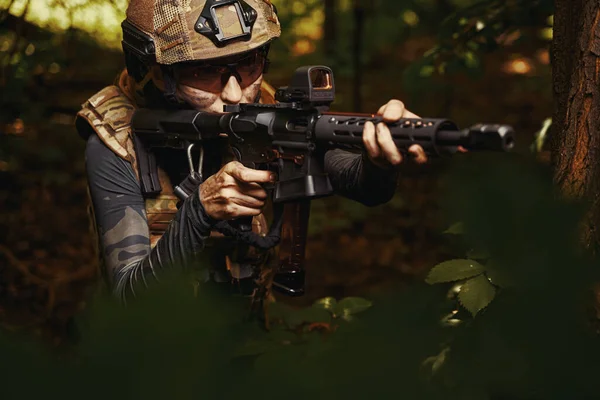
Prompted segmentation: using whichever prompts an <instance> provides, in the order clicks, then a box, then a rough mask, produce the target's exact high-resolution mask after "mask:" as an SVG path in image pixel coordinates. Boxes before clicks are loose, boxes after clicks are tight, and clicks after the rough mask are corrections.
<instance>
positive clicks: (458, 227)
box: [443, 222, 465, 235]
mask: <svg viewBox="0 0 600 400" xmlns="http://www.w3.org/2000/svg"><path fill="white" fill-rule="evenodd" d="M443 233H448V234H451V235H462V234H463V233H465V232H464V225H463V223H462V222H457V223H455V224H454V225H452V226H451V227H450V228H448V229H446V230H445V231H444V232H443Z"/></svg>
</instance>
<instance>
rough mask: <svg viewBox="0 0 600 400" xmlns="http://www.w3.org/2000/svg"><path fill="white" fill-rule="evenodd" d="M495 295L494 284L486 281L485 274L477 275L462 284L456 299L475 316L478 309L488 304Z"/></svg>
mask: <svg viewBox="0 0 600 400" xmlns="http://www.w3.org/2000/svg"><path fill="white" fill-rule="evenodd" d="M495 296H496V288H495V287H494V285H492V284H491V283H490V281H488V279H487V278H486V276H485V275H479V276H477V277H475V278H472V279H469V280H468V281H467V282H465V284H464V285H462V287H461V289H460V293H459V294H458V300H459V301H460V304H462V305H463V306H464V307H465V308H466V309H467V310H469V312H470V313H471V314H472V315H473V316H476V315H477V313H478V312H479V311H481V310H483V309H484V308H486V307H487V306H488V304H490V302H491V301H492V300H493V299H494V297H495Z"/></svg>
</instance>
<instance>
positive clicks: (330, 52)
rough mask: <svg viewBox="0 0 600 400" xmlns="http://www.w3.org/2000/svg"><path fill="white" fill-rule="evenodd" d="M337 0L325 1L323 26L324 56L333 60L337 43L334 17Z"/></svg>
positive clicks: (335, 19)
mask: <svg viewBox="0 0 600 400" xmlns="http://www.w3.org/2000/svg"><path fill="white" fill-rule="evenodd" d="M336 3H337V0H325V24H324V31H323V43H324V48H325V56H326V57H327V58H335V54H336V51H335V49H336V44H337V43H336V41H337V34H336V31H337V24H336V21H337V18H336V16H335V10H336Z"/></svg>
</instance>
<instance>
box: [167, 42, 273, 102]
mask: <svg viewBox="0 0 600 400" xmlns="http://www.w3.org/2000/svg"><path fill="white" fill-rule="evenodd" d="M264 66H265V56H264V54H263V52H262V51H253V52H251V53H247V54H244V55H242V56H236V57H228V58H227V59H217V60H214V61H212V62H210V63H202V64H182V65H178V66H176V68H175V79H176V81H177V96H178V97H179V99H180V100H182V101H184V102H186V103H187V104H189V105H190V106H191V107H193V108H194V109H196V110H198V111H208V112H217V113H222V112H223V105H226V104H238V103H253V102H254V100H255V99H256V96H257V95H258V93H259V91H260V85H261V83H262V80H263V74H262V72H263V70H264Z"/></svg>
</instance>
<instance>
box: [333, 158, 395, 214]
mask: <svg viewBox="0 0 600 400" xmlns="http://www.w3.org/2000/svg"><path fill="white" fill-rule="evenodd" d="M325 172H327V173H328V174H329V178H330V180H331V184H332V186H333V188H334V190H335V191H336V193H338V194H340V195H342V196H344V197H347V198H349V199H352V200H355V201H358V202H360V203H362V204H364V205H366V206H370V207H372V206H377V205H380V204H384V203H387V202H388V201H390V200H391V199H392V197H393V196H394V192H395V191H396V182H397V180H398V170H397V169H395V168H392V169H389V170H384V169H381V168H379V167H377V166H376V165H374V164H373V163H372V162H371V161H370V160H369V158H368V157H367V156H366V154H365V153H362V154H361V153H359V154H357V153H351V152H348V151H345V150H341V149H334V150H329V151H327V152H326V153H325Z"/></svg>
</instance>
